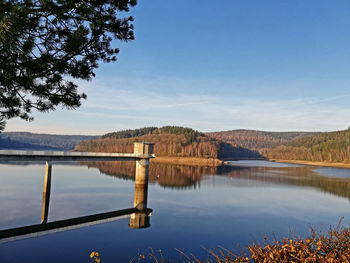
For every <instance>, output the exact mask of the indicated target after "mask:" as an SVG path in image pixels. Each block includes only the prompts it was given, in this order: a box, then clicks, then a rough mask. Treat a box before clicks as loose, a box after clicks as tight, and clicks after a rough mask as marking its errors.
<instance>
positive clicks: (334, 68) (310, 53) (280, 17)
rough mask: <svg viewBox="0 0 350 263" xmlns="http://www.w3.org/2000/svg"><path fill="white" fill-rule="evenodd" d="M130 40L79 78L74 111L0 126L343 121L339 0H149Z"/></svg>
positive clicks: (57, 129)
mask: <svg viewBox="0 0 350 263" xmlns="http://www.w3.org/2000/svg"><path fill="white" fill-rule="evenodd" d="M132 15H133V16H134V19H135V23H134V25H135V37H136V40H135V41H133V42H129V43H119V42H117V41H116V42H115V46H116V47H119V48H120V49H121V51H120V55H119V57H118V61H117V62H116V63H114V64H102V63H101V65H100V68H99V69H98V70H97V72H96V75H97V77H96V78H95V79H93V80H92V81H90V82H79V83H80V87H81V90H82V91H84V92H86V93H87V95H88V99H87V100H86V101H84V102H83V106H82V107H81V108H79V109H77V110H75V111H67V110H60V109H59V110H57V111H56V112H51V113H46V114H42V113H36V114H35V121H34V122H31V123H28V122H25V121H22V120H11V121H9V122H8V126H7V130H8V131H22V130H25V131H32V132H45V133H60V134H102V133H105V132H110V131H115V130H121V129H128V128H139V127H144V126H163V125H181V126H187V127H192V128H194V129H197V130H200V131H217V130H231V129H239V128H247V129H262V130H272V131H288V130H305V131H314V130H316V131H330V130H339V129H346V128H348V127H349V126H350V103H349V101H350V87H349V85H350V1H349V0H336V1H332V0H327V1H326V0H308V1H305V0H264V1H261V0H223V1H209V0H177V1H174V0H152V1H147V0H144V1H139V3H138V5H137V6H136V7H135V8H134V9H133V10H132Z"/></svg>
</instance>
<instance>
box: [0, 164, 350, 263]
mask: <svg viewBox="0 0 350 263" xmlns="http://www.w3.org/2000/svg"><path fill="white" fill-rule="evenodd" d="M134 166H135V164H134V163H133V162H124V163H120V162H94V163H57V164H54V165H53V171H52V187H51V199H50V210H49V221H56V220H61V219H67V218H73V217H79V216H84V215H90V214H95V213H101V212H107V211H113V210H119V209H124V208H129V207H132V206H133V198H134V196H133V195H134V182H133V178H134V173H135V171H134ZM44 169H45V166H44V164H27V165H24V164H0V200H1V201H0V230H2V229H7V228H13V227H18V226H25V225H31V224H39V223H40V219H41V202H42V188H43V179H44ZM349 200H350V170H347V169H336V168H317V167H309V166H301V165H291V164H279V163H271V162H265V161H239V162H232V163H230V165H227V166H223V167H219V168H211V167H192V166H181V165H166V164H155V163H151V167H150V185H149V190H148V207H150V208H151V209H153V214H152V216H151V219H150V223H151V227H149V228H145V229H131V228H129V227H128V223H129V219H128V218H125V219H121V220H117V221H112V222H108V223H102V224H98V225H94V226H88V227H83V228H78V229H74V230H69V231H64V232H59V233H54V234H48V235H43V236H38V237H34V238H27V239H22V240H17V241H12V242H0V255H1V262H89V255H90V253H91V252H92V251H98V252H100V253H101V255H102V256H101V259H102V263H104V262H128V261H129V260H130V259H131V258H132V257H134V256H135V255H137V253H138V252H141V253H145V252H146V251H147V250H148V248H149V247H152V248H153V249H155V250H159V249H161V250H162V252H163V254H165V255H166V256H167V257H172V258H174V259H175V260H176V259H178V258H179V253H178V252H176V251H175V248H177V249H180V250H182V249H184V250H185V252H188V253H194V254H196V255H197V256H198V257H200V258H205V257H206V255H207V252H206V250H205V248H218V246H223V247H226V248H230V249H231V248H234V249H236V248H237V244H240V245H242V246H245V245H247V244H249V243H250V242H251V241H252V240H255V241H260V240H262V239H263V236H264V235H267V236H270V237H271V236H276V237H278V238H280V237H287V236H289V235H290V233H291V232H293V233H294V234H297V235H300V236H306V235H307V234H308V233H309V228H310V225H312V226H315V227H317V228H321V229H322V228H327V227H328V226H329V225H336V224H337V223H338V222H339V220H340V219H341V218H342V217H344V219H343V224H344V225H347V224H348V223H349V222H350V203H349Z"/></svg>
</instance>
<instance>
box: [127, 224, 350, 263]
mask: <svg viewBox="0 0 350 263" xmlns="http://www.w3.org/2000/svg"><path fill="white" fill-rule="evenodd" d="M177 251H178V252H179V256H180V258H181V259H180V260H177V261H174V260H171V259H166V258H165V257H164V256H163V254H162V251H154V250H153V249H150V251H148V253H146V254H141V253H140V254H138V255H137V256H135V257H134V258H133V259H132V260H130V263H135V262H137V263H141V262H156V263H167V262H186V263H202V262H203V263H204V262H205V263H206V262H208V263H210V262H212V263H213V262H218V263H229V262H230V263H233V262H264V263H277V262H278V263H284V262H295V263H299V262H306V263H311V262H312V263H320V262H329V263H350V229H349V228H344V227H340V224H339V225H338V226H337V227H336V228H330V229H329V230H328V231H326V233H322V232H316V231H315V230H314V229H311V233H310V235H309V237H307V238H305V239H301V238H297V237H294V238H288V239H287V238H285V239H283V240H280V241H279V240H273V241H269V240H268V239H267V238H266V237H265V238H264V242H263V244H259V243H253V244H252V245H250V246H248V247H247V248H246V249H242V251H241V252H240V253H236V252H233V251H231V250H228V249H225V248H218V249H216V250H208V251H207V252H208V258H207V259H205V260H199V259H198V258H197V257H196V256H195V255H193V254H186V253H184V252H183V251H180V250H177Z"/></svg>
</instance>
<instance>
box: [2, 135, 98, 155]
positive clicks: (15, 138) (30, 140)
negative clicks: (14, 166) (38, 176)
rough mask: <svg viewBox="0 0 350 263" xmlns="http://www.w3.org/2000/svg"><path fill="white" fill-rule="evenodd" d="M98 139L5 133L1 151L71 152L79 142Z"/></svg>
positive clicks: (76, 136) (79, 136)
mask: <svg viewBox="0 0 350 263" xmlns="http://www.w3.org/2000/svg"><path fill="white" fill-rule="evenodd" d="M96 138H98V136H84V135H54V134H37V133H30V132H3V133H0V149H14V150H52V151H54V150H57V151H71V150H73V149H74V147H75V146H76V145H77V144H78V143H79V142H81V141H84V140H90V139H96Z"/></svg>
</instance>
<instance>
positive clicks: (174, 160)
mask: <svg viewBox="0 0 350 263" xmlns="http://www.w3.org/2000/svg"><path fill="white" fill-rule="evenodd" d="M151 162H154V163H168V164H183V165H200V166H219V165H222V164H223V161H222V160H219V159H216V158H195V157H168V156H159V157H156V158H154V159H151Z"/></svg>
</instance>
